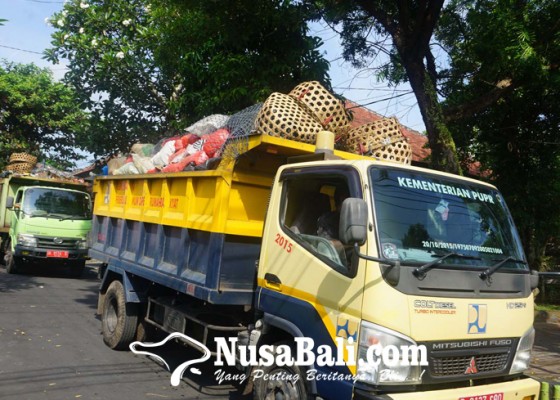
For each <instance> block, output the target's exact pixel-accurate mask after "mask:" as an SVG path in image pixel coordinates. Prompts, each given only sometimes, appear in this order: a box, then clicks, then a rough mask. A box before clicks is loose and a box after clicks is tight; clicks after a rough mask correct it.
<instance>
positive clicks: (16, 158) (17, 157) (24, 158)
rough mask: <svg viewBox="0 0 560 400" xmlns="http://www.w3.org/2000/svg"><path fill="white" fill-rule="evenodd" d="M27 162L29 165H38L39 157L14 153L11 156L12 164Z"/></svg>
mask: <svg viewBox="0 0 560 400" xmlns="http://www.w3.org/2000/svg"><path fill="white" fill-rule="evenodd" d="M15 162H26V163H29V164H33V165H35V164H37V157H35V156H32V155H31V154H27V153H12V154H11V155H10V163H15Z"/></svg>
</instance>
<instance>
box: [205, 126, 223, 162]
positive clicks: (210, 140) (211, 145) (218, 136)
mask: <svg viewBox="0 0 560 400" xmlns="http://www.w3.org/2000/svg"><path fill="white" fill-rule="evenodd" d="M228 136H229V130H227V129H225V128H222V129H218V130H217V131H214V132H212V133H210V134H209V135H206V136H204V146H202V150H204V152H205V153H206V154H208V157H210V158H212V157H214V156H215V155H216V152H217V151H218V150H220V149H221V148H222V146H223V145H224V143H225V142H226V140H227V138H228Z"/></svg>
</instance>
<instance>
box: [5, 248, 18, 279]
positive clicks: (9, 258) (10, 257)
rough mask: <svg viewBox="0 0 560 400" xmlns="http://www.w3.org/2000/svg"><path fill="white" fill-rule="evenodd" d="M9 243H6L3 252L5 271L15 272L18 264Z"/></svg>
mask: <svg viewBox="0 0 560 400" xmlns="http://www.w3.org/2000/svg"><path fill="white" fill-rule="evenodd" d="M11 247H12V246H11V243H8V244H7V245H6V252H5V253H4V261H5V263H6V272H7V273H8V274H17V272H18V266H17V261H16V258H15V257H14V252H13V251H12V248H11Z"/></svg>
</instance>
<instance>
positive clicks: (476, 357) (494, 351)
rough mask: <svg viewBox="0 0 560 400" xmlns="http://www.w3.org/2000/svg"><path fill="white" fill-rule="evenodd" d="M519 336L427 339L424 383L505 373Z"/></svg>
mask: <svg viewBox="0 0 560 400" xmlns="http://www.w3.org/2000/svg"><path fill="white" fill-rule="evenodd" d="M518 342H519V339H518V338H499V339H470V340H452V341H445V342H426V343H424V344H425V345H426V347H427V349H428V370H427V371H426V372H428V373H427V374H425V375H424V378H423V381H424V383H430V382H431V383H435V382H441V381H454V380H458V379H459V380H461V379H476V378H478V377H488V376H493V375H498V374H503V373H504V372H505V371H507V370H508V368H509V367H510V365H511V362H512V360H513V356H514V355H515V349H516V348H517V343H518Z"/></svg>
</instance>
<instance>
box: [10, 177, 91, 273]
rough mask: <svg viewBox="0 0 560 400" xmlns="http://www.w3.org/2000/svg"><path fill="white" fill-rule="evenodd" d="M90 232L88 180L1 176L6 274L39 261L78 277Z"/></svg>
mask: <svg viewBox="0 0 560 400" xmlns="http://www.w3.org/2000/svg"><path fill="white" fill-rule="evenodd" d="M90 230H91V197H90V195H89V193H88V186H87V185H86V184H84V183H76V182H66V181H62V180H56V179H39V178H34V177H29V176H18V175H12V176H8V177H6V178H3V179H0V256H1V257H0V259H1V260H3V261H4V264H5V266H6V270H7V272H8V273H16V272H17V271H18V270H19V269H21V268H23V267H24V266H25V265H26V264H39V263H40V264H41V265H42V266H46V267H48V266H67V267H69V268H70V271H71V272H72V274H73V275H75V276H80V275H81V274H82V272H83V270H84V267H85V262H86V260H87V259H88V242H87V237H88V234H89V231H90Z"/></svg>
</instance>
